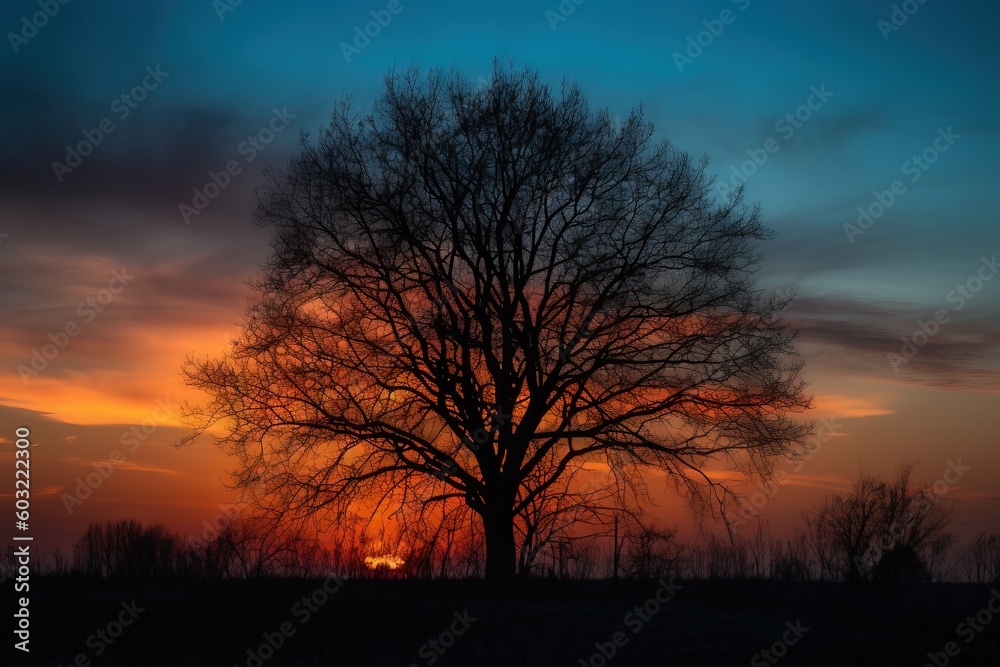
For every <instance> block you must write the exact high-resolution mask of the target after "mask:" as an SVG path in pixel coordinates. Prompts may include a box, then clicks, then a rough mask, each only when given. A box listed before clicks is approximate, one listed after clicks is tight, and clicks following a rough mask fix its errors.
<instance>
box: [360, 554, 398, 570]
mask: <svg viewBox="0 0 1000 667" xmlns="http://www.w3.org/2000/svg"><path fill="white" fill-rule="evenodd" d="M405 562H406V561H405V560H403V559H402V558H400V557H399V556H397V555H396V554H382V555H381V556H365V567H367V568H368V569H370V570H377V569H379V568H388V569H390V570H395V569H398V568H400V567H402V565H403V563H405Z"/></svg>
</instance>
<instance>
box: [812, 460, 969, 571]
mask: <svg viewBox="0 0 1000 667" xmlns="http://www.w3.org/2000/svg"><path fill="white" fill-rule="evenodd" d="M914 467H915V464H912V463H907V464H904V465H902V466H901V467H900V468H899V470H898V471H897V474H896V478H895V479H894V480H892V481H890V482H886V481H884V480H882V479H881V478H879V477H878V476H875V475H870V474H861V475H859V476H858V478H857V479H855V480H854V488H853V492H852V493H851V494H850V495H848V496H847V497H844V496H839V495H836V496H830V497H827V498H826V499H825V500H824V501H823V503H822V504H821V505H820V506H819V507H817V508H815V509H814V510H813V511H812V512H811V513H810V514H809V516H808V524H809V528H810V531H811V533H812V539H813V543H814V546H815V550H816V554H817V556H818V558H819V559H820V561H821V562H823V561H826V563H827V566H828V567H829V569H831V570H833V571H834V572H836V573H837V574H839V575H840V576H842V577H844V578H846V579H847V580H848V581H852V582H873V581H875V582H878V581H886V582H892V581H899V580H914V579H924V578H927V577H928V576H929V575H930V566H931V565H932V564H933V563H934V562H935V561H936V560H938V559H939V558H940V557H941V556H942V555H943V554H944V552H945V551H946V550H947V548H948V547H949V546H950V545H951V543H952V542H953V541H954V536H952V535H951V534H949V533H948V532H947V528H948V525H949V524H950V522H951V518H952V516H953V514H954V504H953V503H950V502H948V501H947V500H943V499H941V498H938V497H936V496H935V495H934V493H933V487H930V486H918V485H915V484H913V483H911V481H910V477H911V475H912V473H913V469H914Z"/></svg>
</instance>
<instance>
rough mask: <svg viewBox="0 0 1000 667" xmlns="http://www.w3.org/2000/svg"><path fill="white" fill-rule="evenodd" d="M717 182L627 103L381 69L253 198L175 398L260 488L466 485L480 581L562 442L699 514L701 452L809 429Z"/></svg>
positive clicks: (746, 229)
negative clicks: (262, 234) (229, 321)
mask: <svg viewBox="0 0 1000 667" xmlns="http://www.w3.org/2000/svg"><path fill="white" fill-rule="evenodd" d="M711 192H712V179H711V178H710V177H708V176H706V174H705V164H704V163H702V164H697V165H696V164H695V163H693V161H692V160H691V158H690V157H689V156H688V155H686V154H684V153H681V152H679V151H677V150H676V149H674V148H673V147H672V146H671V145H670V144H669V143H668V142H667V141H665V140H663V141H660V142H656V141H654V140H653V128H652V125H651V124H650V123H648V122H646V121H645V120H644V119H643V117H642V114H641V111H637V112H634V113H632V115H631V116H630V117H629V118H628V119H627V120H626V121H625V122H624V123H621V124H620V125H619V124H617V123H614V122H612V119H611V117H610V116H609V114H608V113H607V112H600V113H596V114H595V113H592V112H591V111H590V110H589V108H588V105H587V103H586V100H585V99H584V97H583V95H582V94H581V93H580V91H579V90H578V89H577V88H576V87H575V86H571V85H565V86H564V87H563V88H562V90H561V91H560V92H558V93H554V92H553V91H552V90H550V89H549V88H548V87H546V86H545V85H543V84H542V83H541V82H540V81H539V78H538V76H537V75H536V74H534V73H532V72H530V71H523V72H519V71H514V70H513V68H511V67H509V66H505V65H502V64H498V65H497V66H496V67H495V70H494V73H493V76H492V79H491V80H490V81H489V83H488V84H487V85H485V86H481V87H477V86H475V85H474V84H472V83H470V82H469V81H467V80H466V79H464V78H462V77H460V76H458V75H455V74H452V75H447V74H443V73H440V72H432V73H431V74H430V75H429V76H427V77H426V78H424V77H422V76H421V75H420V74H419V73H418V72H416V71H413V70H411V71H407V72H404V73H402V74H390V75H389V76H388V77H387V78H386V91H385V94H384V95H383V96H382V97H381V98H380V99H379V100H378V101H377V102H376V103H375V105H374V108H373V110H372V111H371V112H370V113H359V112H356V111H354V109H353V107H352V105H351V102H350V100H345V101H344V102H343V103H342V104H341V105H340V106H339V107H337V109H336V110H335V111H334V113H333V116H332V119H331V122H330V125H329V126H328V127H326V128H325V129H323V130H321V132H320V134H319V137H318V141H317V142H316V143H315V144H313V143H310V142H309V140H308V138H307V137H303V142H302V151H301V154H300V155H299V156H297V157H296V158H294V159H293V160H292V161H291V162H290V163H289V165H288V166H287V168H286V169H285V170H284V171H281V172H279V173H271V174H270V179H269V181H268V183H267V185H266V186H265V187H264V188H263V189H262V190H261V191H260V192H259V206H258V219H259V221H260V223H261V224H262V225H264V226H271V227H273V230H274V240H273V246H274V253H273V256H272V258H271V260H270V262H269V263H268V264H267V266H266V268H265V271H264V274H263V276H262V278H261V279H260V280H259V281H257V282H256V283H255V287H256V289H257V297H256V298H255V300H254V303H253V304H252V306H251V307H250V308H249V311H248V319H247V322H246V324H245V325H244V326H243V328H242V332H241V335H240V337H239V338H238V339H237V340H236V341H235V342H234V344H233V346H232V348H231V350H230V351H229V352H228V354H226V355H225V356H224V357H223V358H221V359H217V360H207V361H202V362H194V361H191V362H189V365H188V366H187V370H186V374H187V377H188V380H189V382H190V383H191V384H192V385H193V386H195V387H199V388H201V389H203V390H205V391H207V392H208V393H209V394H210V395H211V400H210V402H209V403H208V404H207V405H206V406H203V407H200V408H190V409H189V412H188V415H189V417H190V418H191V419H192V422H193V423H194V425H195V426H196V428H201V429H203V428H206V427H208V426H209V425H211V424H215V423H219V424H221V425H222V426H223V427H224V428H225V429H226V432H225V434H224V435H223V436H221V437H219V439H218V442H219V444H220V445H222V446H223V447H224V448H226V449H227V451H229V452H230V453H232V454H233V455H235V456H236V457H237V458H238V460H239V469H238V471H237V474H236V476H235V480H234V483H235V485H236V486H238V487H240V488H242V489H244V490H245V491H246V492H247V495H248V497H249V500H251V501H253V502H256V503H259V504H261V505H263V506H266V507H268V508H270V509H274V508H281V509H282V510H283V511H287V512H290V513H296V514H311V513H317V512H326V513H328V514H329V515H330V516H331V517H336V516H338V515H339V514H343V513H348V512H350V511H354V510H356V508H357V507H358V506H360V505H363V506H364V507H366V508H368V509H369V510H371V511H373V512H376V511H378V508H379V507H385V506H393V505H401V504H405V503H407V502H409V501H410V500H413V499H415V500H417V501H418V502H420V503H421V504H423V505H424V506H427V507H431V506H433V505H434V504H435V503H439V502H447V501H448V500H449V499H453V498H458V499H460V500H461V501H462V502H464V503H465V504H467V506H468V507H469V508H470V509H471V510H472V511H473V512H474V513H475V515H476V516H477V517H478V520H479V521H480V522H481V524H482V527H483V531H482V534H483V535H484V537H485V545H486V575H487V577H488V578H490V579H492V580H495V581H502V580H506V579H509V578H510V577H512V576H514V574H515V572H516V568H517V562H518V548H517V538H516V537H515V525H516V524H517V522H518V520H519V519H518V517H521V516H523V513H524V511H525V509H526V508H528V507H529V506H530V505H531V504H532V503H533V502H534V501H535V500H536V499H537V498H538V497H539V496H541V495H544V494H546V493H548V492H549V490H550V489H553V488H554V487H558V485H559V481H560V479H562V477H563V475H565V474H566V473H567V471H568V470H570V469H571V468H572V467H573V466H574V465H576V464H578V463H580V462H585V461H597V460H600V461H603V462H605V463H606V464H608V465H609V466H610V467H611V468H612V470H613V471H614V473H615V474H616V475H617V476H619V478H621V479H623V480H637V479H641V473H642V471H643V470H644V469H646V468H656V469H659V470H661V471H665V472H666V473H667V476H668V479H670V480H671V481H672V483H673V484H675V485H676V486H677V487H678V488H679V489H680V490H681V491H682V492H683V493H684V494H685V495H687V496H688V497H689V498H690V499H691V500H692V501H693V507H695V508H697V509H698V510H699V511H703V510H706V509H710V510H711V511H713V512H715V511H716V509H717V508H718V503H722V502H725V501H727V500H728V499H730V498H731V493H730V492H729V490H728V489H727V488H726V487H725V486H724V485H720V484H718V483H715V482H713V481H711V480H709V478H708V477H707V476H706V475H704V474H703V472H702V471H703V468H704V466H705V465H706V464H707V463H708V462H709V461H710V460H713V459H716V458H721V459H725V460H726V461H728V463H729V464H731V465H733V466H736V467H738V468H739V469H741V470H744V471H746V472H749V473H754V474H757V475H761V476H765V477H766V476H768V475H769V474H770V473H771V472H772V470H773V460H774V457H775V456H777V455H780V454H782V453H783V452H786V451H788V450H789V448H790V446H791V445H792V444H793V443H794V442H796V441H798V440H800V439H801V438H802V437H804V435H806V434H807V433H808V432H809V428H810V427H809V425H806V424H802V423H801V422H798V421H795V420H793V419H791V417H790V416H789V414H788V413H789V412H791V411H799V410H802V409H805V408H807V407H808V404H809V399H808V398H807V397H806V396H805V395H804V393H803V383H802V381H801V379H800V377H799V375H800V374H799V369H800V363H799V362H798V360H797V359H795V358H794V350H793V347H792V339H793V335H794V334H793V333H792V332H790V331H788V330H787V329H786V328H785V326H784V323H783V321H782V319H781V316H780V310H781V308H782V307H783V306H784V302H783V301H782V300H780V299H779V298H778V297H765V296H764V295H763V292H762V291H761V290H759V289H758V288H757V287H756V285H755V282H754V278H753V271H754V269H755V266H756V263H757V262H758V260H759V257H758V254H757V250H756V244H757V242H758V241H760V240H762V239H765V238H767V237H768V235H769V232H768V231H767V230H766V229H765V228H764V227H763V226H762V224H761V223H760V221H759V217H758V211H757V210H756V209H748V208H747V207H746V206H744V205H743V203H742V192H741V191H740V192H736V193H734V194H733V195H732V196H731V197H730V198H729V199H728V200H726V201H723V202H721V203H719V202H717V201H716V199H715V196H714V195H712V194H711ZM560 493H573V490H572V489H571V488H566V487H563V488H562V489H561V490H560ZM522 528H523V527H522Z"/></svg>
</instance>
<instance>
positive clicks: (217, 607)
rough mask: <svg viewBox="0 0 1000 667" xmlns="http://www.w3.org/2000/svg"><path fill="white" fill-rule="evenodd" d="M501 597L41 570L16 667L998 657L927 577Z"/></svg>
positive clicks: (662, 584)
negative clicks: (883, 590)
mask: <svg viewBox="0 0 1000 667" xmlns="http://www.w3.org/2000/svg"><path fill="white" fill-rule="evenodd" d="M324 583H325V585H326V586H325V590H324ZM327 591H333V592H330V593H328V592H327ZM504 593H505V594H504V596H503V597H497V596H496V595H495V594H493V593H491V592H490V590H488V589H487V588H485V587H484V585H483V584H482V583H481V582H469V581H412V580H410V581H403V580H392V581H379V580H354V581H346V582H343V584H342V585H340V584H338V582H337V581H335V580H327V581H326V582H323V581H319V580H297V579H264V580H230V581H216V582H196V581H183V580H169V581H158V582H155V583H151V582H133V583H126V582H119V583H110V582H108V581H104V580H95V579H83V578H73V577H68V578H65V577H64V578H60V579H55V578H46V577H42V578H36V579H33V580H32V598H31V622H32V639H31V648H32V650H31V654H30V657H29V656H26V655H24V654H21V653H20V652H15V653H18V655H17V656H15V664H31V665H73V664H76V665H79V666H80V667H86V666H87V665H88V664H93V665H118V666H126V665H127V666H136V667H139V666H142V667H159V666H162V667H168V666H169V667H176V666H179V665H206V666H209V665H210V666H212V667H223V666H224V667H229V666H231V665H241V666H244V667H261V666H262V665H267V666H268V667H271V666H276V665H296V666H309V665H316V666H319V665H323V666H332V665H350V666H362V665H372V666H375V665H379V666H383V665H384V666H390V665H393V666H400V667H407V666H410V665H439V666H442V667H444V666H447V665H463V666H470V667H472V666H476V667H487V666H498V667H499V666H512V667H513V666H522V665H523V666H536V665H537V666H539V667H557V666H560V665H565V666H566V667H578V666H580V665H592V666H593V667H602V666H603V665H610V666H615V667H618V666H621V667H625V666H627V665H656V666H660V665H747V664H750V665H771V664H778V663H780V664H781V665H783V666H785V665H787V666H789V667H790V666H792V665H838V666H850V665H859V666H860V665H872V666H875V665H878V666H893V665H901V666H902V665H912V666H916V667H919V666H921V665H924V664H925V663H928V661H929V659H930V658H929V657H928V653H932V654H939V655H937V667H941V666H942V665H944V664H956V665H997V664H1000V623H990V622H989V620H992V616H993V614H992V612H989V611H986V612H985V613H980V617H979V621H980V623H981V622H982V621H984V620H985V619H986V615H989V616H990V619H989V620H987V621H986V622H985V623H983V624H982V625H978V624H976V625H977V626H978V627H981V628H982V629H981V630H973V629H972V626H970V625H962V626H960V625H959V624H961V623H964V622H965V621H964V619H966V617H968V616H970V615H971V616H973V617H974V616H975V615H976V613H977V612H980V610H983V609H985V608H986V605H987V602H988V601H989V600H990V597H991V595H993V594H994V593H995V589H991V588H990V587H983V586H973V585H959V584H926V585H918V586H912V587H909V588H907V589H905V590H898V591H895V592H894V593H893V594H891V595H885V596H879V600H878V601H875V600H873V599H871V597H870V595H868V594H866V593H864V592H860V591H857V590H853V589H849V588H848V587H847V586H846V585H844V584H828V583H806V584H803V583H782V582H773V581H711V582H705V581H688V582H682V581H673V582H671V581H668V580H660V581H653V580H651V581H628V582H625V581H622V582H611V581H558V580H544V579H542V580H532V581H529V582H522V583H521V584H519V586H518V587H516V588H513V589H510V590H507V591H505V592H504ZM997 597H998V599H1000V596H997ZM8 599H9V598H8ZM663 600H665V602H661V601H663ZM133 601H134V603H133ZM996 605H997V603H996V602H995V603H994V606H995V607H996ZM637 607H638V609H637ZM9 608H10V603H8V609H9ZM7 618H8V619H9V618H10V616H9V615H7ZM972 620H973V623H975V618H973V619H972ZM119 622H121V623H123V624H124V627H122V626H119V625H118V623H119ZM98 631H101V634H98ZM967 640H968V641H967ZM432 642H433V643H432ZM948 642H955V645H954V646H952V647H951V648H952V652H953V653H954V652H956V649H957V655H956V657H949V656H948V655H947V654H946V653H945V652H944V651H945V650H946V645H947V643H948ZM274 646H276V647H277V648H273V647H274ZM764 650H767V651H768V653H767V654H764V653H762V651H764ZM779 655H780V657H779ZM81 656H82V657H81ZM606 656H610V659H608V658H607V657H606ZM930 664H933V663H930Z"/></svg>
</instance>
